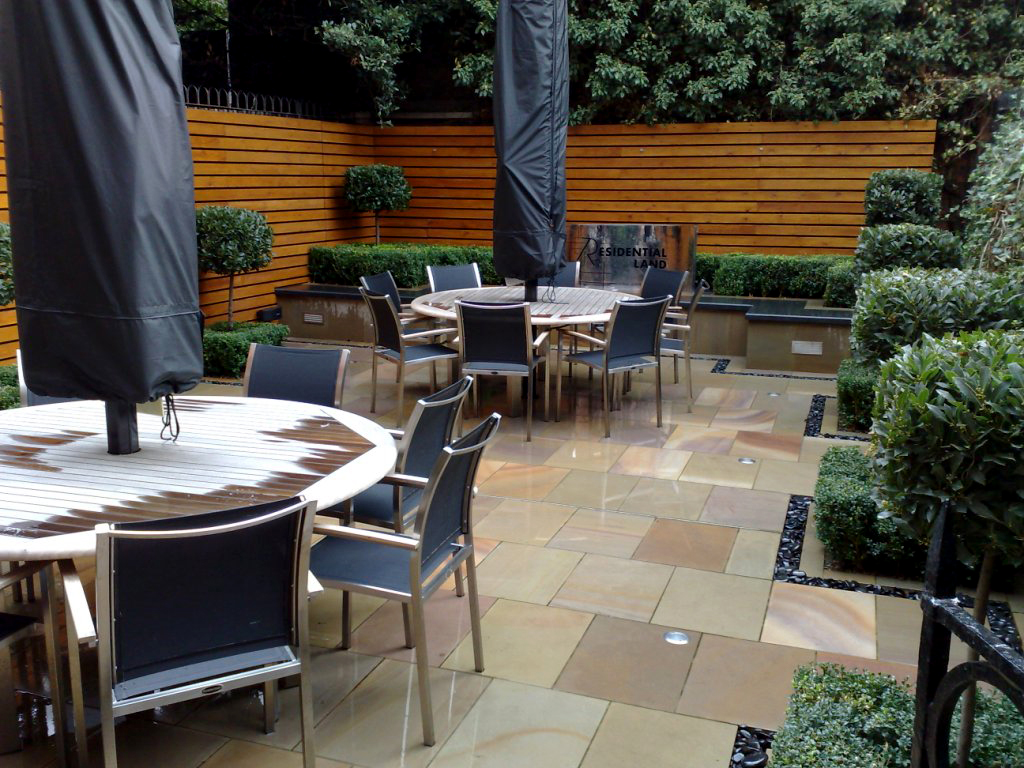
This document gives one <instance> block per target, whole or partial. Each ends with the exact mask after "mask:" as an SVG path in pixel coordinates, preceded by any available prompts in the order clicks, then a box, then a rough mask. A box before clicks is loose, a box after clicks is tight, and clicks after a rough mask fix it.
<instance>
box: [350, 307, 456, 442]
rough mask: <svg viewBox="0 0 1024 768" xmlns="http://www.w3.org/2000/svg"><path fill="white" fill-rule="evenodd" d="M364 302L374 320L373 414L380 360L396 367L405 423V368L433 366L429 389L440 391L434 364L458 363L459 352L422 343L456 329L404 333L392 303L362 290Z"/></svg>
mask: <svg viewBox="0 0 1024 768" xmlns="http://www.w3.org/2000/svg"><path fill="white" fill-rule="evenodd" d="M359 292H360V293H361V294H362V295H363V300H364V301H365V302H366V305H367V307H369V309H370V317H371V318H372V319H373V335H374V343H373V362H372V373H371V385H370V387H371V389H370V412H371V413H376V411H377V361H378V358H380V359H383V360H387V361H388V362H390V363H394V364H395V365H396V366H397V370H396V372H395V373H396V377H397V379H398V424H401V423H402V418H403V414H404V410H405V369H406V368H407V367H410V366H415V365H425V364H429V365H430V386H431V389H437V370H436V368H435V367H434V363H436V362H437V361H438V360H451V361H455V360H457V359H458V357H459V353H458V351H456V350H454V349H452V348H451V347H446V346H444V345H443V344H432V343H419V342H424V341H425V340H426V339H429V338H433V337H437V336H441V337H444V336H446V335H450V334H454V333H455V329H454V328H432V329H430V330H426V331H417V332H415V333H408V332H403V330H402V324H401V321H400V320H399V318H398V313H397V312H396V311H395V307H394V305H393V304H392V303H391V300H390V299H389V298H388V297H387V296H385V295H383V294H379V293H370V292H369V291H367V290H366V289H365V288H360V289H359Z"/></svg>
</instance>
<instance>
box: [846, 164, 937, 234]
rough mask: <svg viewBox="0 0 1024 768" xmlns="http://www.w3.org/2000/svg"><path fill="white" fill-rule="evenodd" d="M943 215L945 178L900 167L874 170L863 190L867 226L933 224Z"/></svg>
mask: <svg viewBox="0 0 1024 768" xmlns="http://www.w3.org/2000/svg"><path fill="white" fill-rule="evenodd" d="M941 213H942V177H941V176H940V175H939V174H937V173H928V172H926V171H915V170H911V169H909V168H899V169H892V170H887V171H875V172H874V173H872V174H871V178H869V179H868V183H867V186H866V187H865V188H864V223H865V224H866V225H867V226H869V227H873V226H876V225H878V224H930V225H934V224H935V223H936V222H937V221H938V220H939V215H940V214H941Z"/></svg>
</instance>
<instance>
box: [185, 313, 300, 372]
mask: <svg viewBox="0 0 1024 768" xmlns="http://www.w3.org/2000/svg"><path fill="white" fill-rule="evenodd" d="M288 333H289V331H288V326H287V325H279V324H276V323H235V327H234V330H231V331H229V330H227V323H215V324H213V325H211V326H209V327H208V328H207V329H206V331H205V332H204V333H203V372H204V373H205V375H207V376H223V377H225V378H231V379H237V378H239V377H240V376H241V375H242V374H243V373H244V372H245V361H246V359H247V358H248V356H249V345H250V344H252V343H256V344H272V345H274V346H280V344H281V342H283V341H284V340H285V338H286V337H287V336H288Z"/></svg>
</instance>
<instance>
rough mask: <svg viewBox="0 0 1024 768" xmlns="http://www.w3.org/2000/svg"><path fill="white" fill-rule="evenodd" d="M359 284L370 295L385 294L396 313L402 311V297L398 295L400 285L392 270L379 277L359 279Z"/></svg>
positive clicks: (370, 276) (369, 276)
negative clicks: (396, 281)
mask: <svg viewBox="0 0 1024 768" xmlns="http://www.w3.org/2000/svg"><path fill="white" fill-rule="evenodd" d="M359 284H360V285H361V286H363V288H365V289H366V290H367V291H369V292H370V293H382V294H384V295H385V296H387V297H388V298H389V299H391V303H392V304H393V305H394V306H395V312H401V311H402V297H401V296H399V295H398V284H397V283H395V278H394V276H393V275H392V274H391V271H390V270H388V271H386V272H381V273H380V274H377V275H364V276H363V277H360V278H359Z"/></svg>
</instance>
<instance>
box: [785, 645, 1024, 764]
mask: <svg viewBox="0 0 1024 768" xmlns="http://www.w3.org/2000/svg"><path fill="white" fill-rule="evenodd" d="M914 711H915V709H914V696H913V694H912V693H911V692H910V687H909V684H908V683H907V682H906V681H903V682H900V681H897V680H896V679H895V678H893V677H891V676H889V675H882V674H878V673H876V672H862V671H859V670H852V669H846V668H845V667H841V666H838V665H835V664H820V665H813V666H806V667H801V668H800V669H798V670H797V671H796V674H795V675H794V676H793V695H792V696H791V697H790V700H789V708H788V709H787V710H786V719H785V722H784V723H783V724H782V727H781V728H780V729H779V731H778V733H777V734H776V735H775V741H774V742H773V745H772V762H771V765H772V768H839V767H840V766H842V768H908V767H909V765H910V744H911V731H912V729H913V726H914ZM959 720H960V716H959V705H958V708H957V712H955V713H954V716H953V722H954V727H953V728H952V729H951V738H950V741H951V742H952V741H953V740H955V738H956V734H957V733H958V730H959V729H958V723H959ZM1019 765H1024V721H1022V719H1021V716H1020V713H1018V712H1017V711H1016V709H1015V708H1014V706H1013V703H1012V702H1010V701H1009V700H1008V699H1006V698H1005V697H1004V696H1002V695H999V694H995V695H989V694H987V693H984V692H979V694H978V716H977V719H976V721H975V729H974V747H973V749H972V750H971V766H972V768H1008V767H1009V766H1019Z"/></svg>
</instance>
